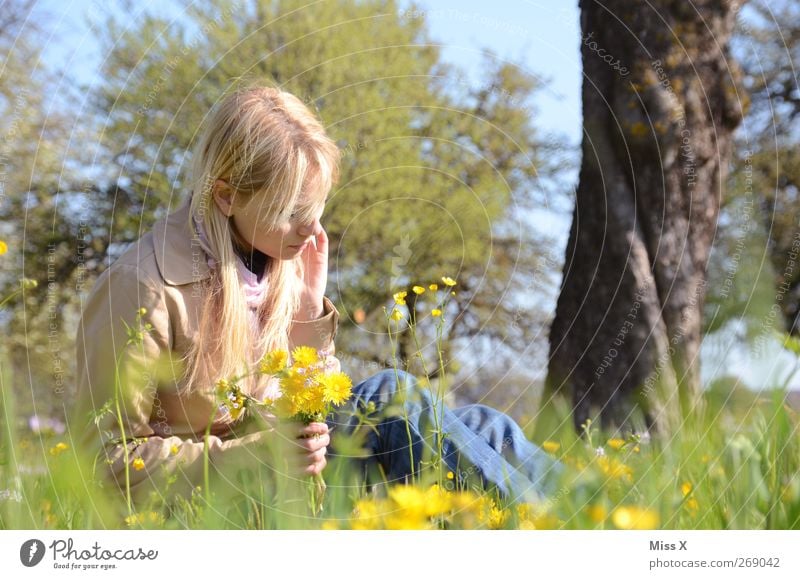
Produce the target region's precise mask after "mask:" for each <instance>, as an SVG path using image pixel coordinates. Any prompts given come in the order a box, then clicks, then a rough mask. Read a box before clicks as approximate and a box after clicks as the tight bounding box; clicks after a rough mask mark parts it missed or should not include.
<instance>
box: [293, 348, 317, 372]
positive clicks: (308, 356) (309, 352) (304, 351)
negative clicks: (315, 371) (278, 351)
mask: <svg viewBox="0 0 800 579" xmlns="http://www.w3.org/2000/svg"><path fill="white" fill-rule="evenodd" d="M292 360H294V365H295V366H299V367H300V368H309V367H311V366H313V365H314V364H318V363H319V355H318V354H317V350H316V349H315V348H312V347H311V346H298V347H297V348H295V349H294V350H292Z"/></svg>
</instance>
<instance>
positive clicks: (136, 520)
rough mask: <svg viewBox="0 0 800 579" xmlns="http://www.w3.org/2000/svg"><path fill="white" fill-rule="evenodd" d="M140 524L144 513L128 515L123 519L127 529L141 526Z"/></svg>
mask: <svg viewBox="0 0 800 579" xmlns="http://www.w3.org/2000/svg"><path fill="white" fill-rule="evenodd" d="M142 523H144V513H136V514H135V515H128V516H127V517H125V524H127V525H128V526H129V527H133V526H135V525H141V524H142Z"/></svg>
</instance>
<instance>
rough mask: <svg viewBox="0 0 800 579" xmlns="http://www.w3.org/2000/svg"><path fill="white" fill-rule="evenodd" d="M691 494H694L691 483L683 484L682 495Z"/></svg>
mask: <svg viewBox="0 0 800 579" xmlns="http://www.w3.org/2000/svg"><path fill="white" fill-rule="evenodd" d="M690 492H692V483H690V482H685V483H683V484H682V485H681V493H683V496H686V495H688V494H689V493H690Z"/></svg>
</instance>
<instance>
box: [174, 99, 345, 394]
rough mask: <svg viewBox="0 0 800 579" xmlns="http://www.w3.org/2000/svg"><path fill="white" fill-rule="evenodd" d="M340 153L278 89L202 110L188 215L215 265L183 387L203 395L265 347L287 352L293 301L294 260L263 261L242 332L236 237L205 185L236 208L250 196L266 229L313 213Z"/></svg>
mask: <svg viewBox="0 0 800 579" xmlns="http://www.w3.org/2000/svg"><path fill="white" fill-rule="evenodd" d="M340 157H341V153H340V150H339V148H338V147H337V146H336V143H335V142H334V141H333V140H331V139H330V138H329V137H328V136H327V135H326V133H325V129H324V128H323V126H322V124H321V123H320V121H319V120H317V118H316V117H315V116H314V114H313V113H312V112H311V111H310V110H309V109H308V108H307V107H306V106H305V105H304V104H303V102H302V101H301V100H300V99H298V98H297V97H296V96H294V95H292V94H290V93H288V92H285V91H282V90H280V89H277V88H272V87H264V86H258V87H252V88H244V89H240V90H237V91H236V92H233V93H231V94H229V95H228V96H227V97H225V98H224V99H223V100H222V101H221V102H220V103H219V104H218V106H217V107H215V108H214V109H212V111H211V113H210V115H209V117H208V118H207V120H206V125H205V128H204V130H203V132H202V135H201V136H200V139H199V141H198V143H197V146H196V149H195V150H194V157H193V159H192V167H191V171H192V174H191V179H192V199H191V211H190V213H191V215H193V216H196V217H197V218H199V219H200V221H201V222H202V224H203V227H204V228H205V233H206V236H207V238H208V246H209V247H208V250H209V251H210V253H211V256H212V257H213V258H214V260H216V262H217V265H216V268H214V269H213V270H212V275H211V278H210V279H209V280H208V282H207V285H206V290H207V291H205V294H204V299H203V305H202V308H201V311H200V320H199V328H198V330H199V331H198V334H197V337H196V339H195V340H194V341H193V343H192V346H191V348H190V350H189V352H187V354H186V356H185V357H184V358H183V360H182V362H183V368H184V380H185V382H184V384H185V387H186V388H189V387H193V386H195V385H198V384H199V385H201V387H202V388H204V389H208V391H209V392H210V389H211V388H212V387H213V385H214V384H215V383H216V382H217V381H218V380H219V379H221V378H226V379H229V378H231V377H233V376H236V375H240V374H242V373H244V369H245V365H247V366H249V367H250V368H252V367H253V365H254V364H255V363H257V362H258V360H259V359H260V358H261V357H263V355H264V354H265V353H267V352H268V351H270V350H273V349H277V348H283V349H288V348H289V336H288V334H289V329H290V327H291V324H292V320H293V317H294V315H295V313H296V312H297V310H298V308H299V305H300V304H299V295H300V289H301V283H302V275H303V260H302V259H293V260H280V259H273V258H269V260H268V262H267V265H266V269H265V272H264V276H266V277H267V280H266V281H267V291H266V297H265V299H264V300H263V302H262V303H261V305H260V307H259V309H258V313H257V317H258V320H259V323H258V327H257V330H256V331H255V332H252V331H251V324H250V320H249V316H250V312H249V311H248V305H247V302H246V300H245V295H244V289H243V288H242V287H241V284H240V281H239V275H238V272H237V265H236V260H237V259H239V258H238V257H237V255H236V253H235V252H234V243H237V244H239V245H242V244H243V240H242V239H241V237H240V236H239V235H238V232H237V231H236V228H235V227H233V222H232V220H231V219H230V218H228V217H227V216H226V215H224V214H223V213H222V212H221V211H219V210H218V209H217V208H216V205H215V203H214V200H213V198H212V195H213V184H214V182H215V181H216V180H217V179H222V180H224V181H227V182H228V184H229V185H230V186H231V188H232V189H233V192H234V193H233V203H234V204H235V205H236V206H241V207H243V208H248V209H249V207H250V205H251V204H253V203H257V205H256V208H257V209H258V213H257V214H258V215H259V226H261V227H264V228H265V229H266V230H272V229H276V228H278V227H280V226H281V225H283V224H285V223H286V221H287V220H288V219H289V216H290V215H292V214H293V213H294V214H295V216H296V217H299V218H300V219H302V220H304V222H307V221H310V220H312V219H314V216H315V215H316V214H317V213H318V211H319V209H320V208H322V207H323V206H324V203H325V201H326V198H327V196H328V192H329V191H330V189H331V188H332V187H333V185H335V184H336V183H337V182H338V180H339V159H340ZM301 194H305V196H306V197H305V198H304V199H302V202H301ZM190 219H191V217H190ZM192 231H194V227H192ZM195 241H197V240H196V239H195V240H193V242H195ZM241 385H242V387H243V388H244V389H245V390H246V391H249V392H250V393H255V391H256V389H257V388H260V387H261V385H262V384H261V380H259V379H253V380H250V381H249V383H242V384H241Z"/></svg>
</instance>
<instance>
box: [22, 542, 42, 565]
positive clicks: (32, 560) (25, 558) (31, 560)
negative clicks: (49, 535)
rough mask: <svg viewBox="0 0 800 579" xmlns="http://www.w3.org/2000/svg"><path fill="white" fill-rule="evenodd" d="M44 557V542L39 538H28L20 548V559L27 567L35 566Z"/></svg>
mask: <svg viewBox="0 0 800 579" xmlns="http://www.w3.org/2000/svg"><path fill="white" fill-rule="evenodd" d="M42 558H44V543H42V542H41V541H40V540H39V539H28V540H27V541H25V542H24V543H22V547H20V548H19V560H20V561H22V564H23V565H25V566H26V567H35V566H36V565H38V564H39V563H41V561H42Z"/></svg>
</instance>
